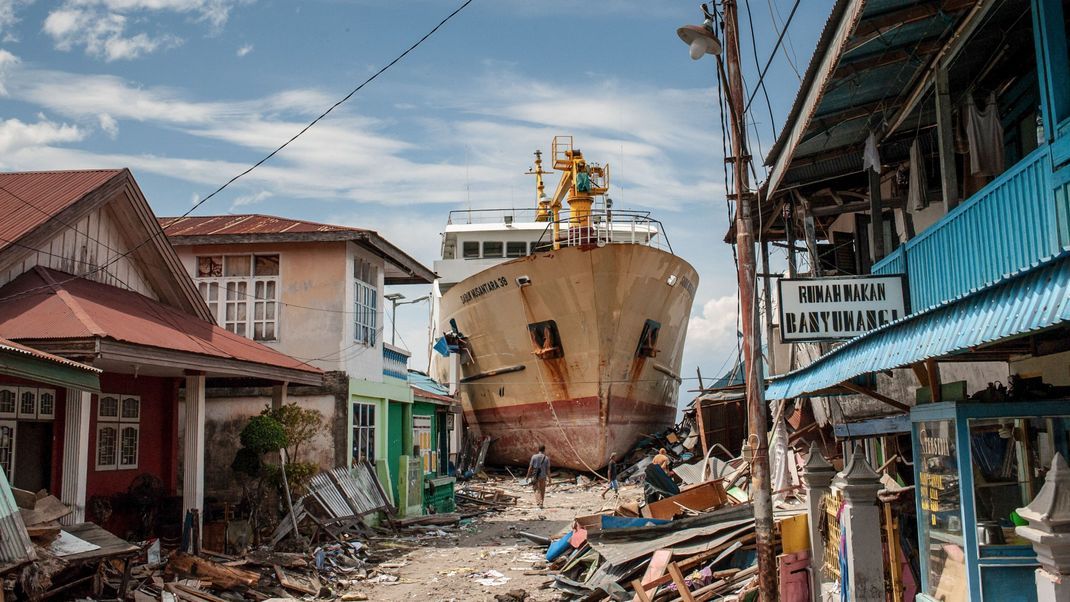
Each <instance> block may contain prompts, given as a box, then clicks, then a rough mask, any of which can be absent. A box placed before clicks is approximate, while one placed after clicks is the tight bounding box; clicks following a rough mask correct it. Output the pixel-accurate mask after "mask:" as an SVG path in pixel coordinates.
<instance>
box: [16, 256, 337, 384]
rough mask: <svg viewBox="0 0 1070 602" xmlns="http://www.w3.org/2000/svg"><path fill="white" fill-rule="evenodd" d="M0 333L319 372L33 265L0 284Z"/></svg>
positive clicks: (153, 305)
mask: <svg viewBox="0 0 1070 602" xmlns="http://www.w3.org/2000/svg"><path fill="white" fill-rule="evenodd" d="M0 298H3V299H5V301H4V302H3V303H0V335H2V336H4V337H6V338H9V339H23V340H39V339H83V338H94V337H100V338H105V339H111V340H115V341H120V342H124V343H131V344H135V345H144V346H147V347H156V348H160V349H167V350H172V351H181V352H187V353H195V354H199V355H205V356H210V357H217V358H225V359H233V360H238V361H244V362H252V363H256V364H262V365H266V366H273V367H278V368H286V369H290V370H300V371H304V372H309V373H313V374H320V373H322V371H321V370H319V369H318V368H315V367H313V366H310V365H308V364H306V363H304V362H301V361H300V360H297V359H295V358H292V357H290V356H288V355H284V354H282V353H279V352H278V351H275V350H274V349H271V348H270V347H267V346H265V345H262V344H260V343H257V342H255V341H252V340H250V339H246V338H245V337H241V336H238V335H236V334H234V333H232V332H230V331H228V330H225V329H223V328H220V327H219V326H216V325H215V324H212V323H211V322H206V321H204V320H201V319H199V318H197V317H195V316H193V315H190V314H187V313H183V312H181V311H178V310H176V309H173V308H171V307H168V306H166V305H164V304H162V303H160V302H158V301H154V300H152V299H150V298H148V297H146V296H144V295H141V294H139V293H135V292H133V291H128V290H124V289H121V288H118V287H114V286H108V285H106V284H101V283H99V282H93V281H91V280H87V279H85V278H76V277H73V276H71V275H70V274H65V273H63V272H59V271H56V270H51V269H48V268H44V267H41V266H37V267H35V268H33V269H32V270H29V271H27V272H25V273H23V274H22V275H20V276H19V277H18V278H16V279H15V280H13V281H11V282H10V283H8V284H7V285H5V286H4V287H3V288H0Z"/></svg>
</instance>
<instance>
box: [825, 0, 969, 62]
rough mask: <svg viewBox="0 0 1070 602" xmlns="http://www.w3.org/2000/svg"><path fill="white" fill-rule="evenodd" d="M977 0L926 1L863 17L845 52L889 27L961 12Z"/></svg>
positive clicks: (881, 33) (866, 41)
mask: <svg viewBox="0 0 1070 602" xmlns="http://www.w3.org/2000/svg"><path fill="white" fill-rule="evenodd" d="M976 4H977V2H976V0H944V1H943V2H926V3H923V4H916V5H914V6H911V7H909V8H904V9H900V10H893V11H889V12H886V13H884V14H882V15H879V16H877V17H872V18H869V19H866V18H863V19H862V21H861V22H860V23H859V25H858V28H857V29H855V31H854V35H853V36H852V38H851V41H850V42H848V44H847V46H846V48H845V49H844V51H843V53H844V54H847V53H848V52H851V51H852V50H854V49H855V48H860V47H862V46H864V45H865V44H867V43H869V42H871V41H872V40H874V39H876V38H879V37H881V36H882V35H883V34H884V33H886V32H887V31H888V30H889V29H894V28H898V27H902V26H903V25H907V24H910V23H914V22H917V21H922V20H925V19H928V18H931V17H934V16H936V15H938V14H940V13H944V14H949V13H959V12H962V11H964V10H966V9H968V8H972V7H973V6H974V5H976Z"/></svg>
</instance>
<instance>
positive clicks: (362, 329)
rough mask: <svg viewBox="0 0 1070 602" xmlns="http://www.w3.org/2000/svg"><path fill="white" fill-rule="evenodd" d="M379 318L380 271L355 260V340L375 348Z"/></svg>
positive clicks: (365, 262) (357, 259) (361, 260)
mask: <svg viewBox="0 0 1070 602" xmlns="http://www.w3.org/2000/svg"><path fill="white" fill-rule="evenodd" d="M378 317H379V270H378V268H376V266H374V265H373V264H372V263H371V262H368V261H364V260H363V259H360V258H357V257H354V258H353V338H354V340H355V341H356V342H358V343H363V344H365V345H367V346H369V347H374V346H375V341H376V340H377V338H378V337H377V336H376V334H377V326H378Z"/></svg>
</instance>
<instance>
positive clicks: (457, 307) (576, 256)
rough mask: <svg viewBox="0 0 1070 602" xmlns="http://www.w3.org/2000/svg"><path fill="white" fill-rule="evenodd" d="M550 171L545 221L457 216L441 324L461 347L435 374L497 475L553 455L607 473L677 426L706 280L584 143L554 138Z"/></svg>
mask: <svg viewBox="0 0 1070 602" xmlns="http://www.w3.org/2000/svg"><path fill="white" fill-rule="evenodd" d="M551 168H552V169H551V170H547V171H544V170H543V164H542V156H541V153H540V152H538V151H536V153H535V166H534V168H533V169H531V170H530V171H529V172H528V173H529V174H532V175H534V176H535V179H536V191H537V207H535V208H533V209H530V210H514V209H502V210H498V209H492V210H469V211H454V212H451V213H450V217H449V221H448V223H447V225H446V229H445V232H444V234H443V243H442V259H441V260H439V261H436V262H435V271H436V272H437V273H438V275H439V280H438V281H437V282H436V287H437V288H436V305H435V310H434V311H435V313H436V316H435V318H434V320H435V322H436V323H437V327H438V332H439V333H440V334H443V333H450V334H451V335H452V336H451V337H450V338H451V340H453V341H459V342H460V344H459V345H458V346H457V347H455V348H458V349H459V353H455V354H452V355H451V358H450V359H449V360H447V359H444V358H442V357H440V356H437V355H436V354H433V356H434V361H435V368H434V372H435V374H436V376H437V377H438V378H439V379H440V380H441V381H442V382H454V381H455V382H458V383H459V392H460V396H461V402H462V404H463V406H464V411H465V416H466V419H467V421H468V423H469V425H470V426H472V427H474V428H476V429H477V431H478V432H480V433H481V434H482V435H483V436H490V437H493V438H494V442H493V443H492V444H491V446H490V449H489V452H488V461H490V462H491V463H497V464H520V465H523V464H526V463H527V460H528V458H529V457H530V455H531V454H532V453H533V451H534V449H535V448H536V446H538V445H539V444H545V445H546V446H547V451H548V453H549V455H550V457H551V459H552V461H553V462H554V465H556V466H564V467H568V468H574V469H579V470H583V469H588V470H595V469H599V468H602V467H603V466H605V465H606V463H607V462H608V460H609V455H610V453H612V452H617V453H618V454H619V453H622V452H624V451H626V450H627V449H628V448H629V447H630V446H631V445H632V444H633V443H634V442H635V441H636V440H637V439H638V438H639V437H641V436H642V435H644V434H647V433H654V432H657V431H660V430H662V429H664V428H665V427H667V426H669V425H670V424H672V423H673V421H674V419H675V413H676V399H677V394H678V389H679V384H680V376H679V372H680V362H681V356H682V353H683V348H684V336H685V334H686V331H687V323H688V318H689V316H690V313H691V305H692V302H693V301H694V296H695V289H696V287H697V286H698V275H697V274H696V272H695V270H694V268H692V267H691V265H690V264H688V263H687V262H686V261H684V260H683V259H681V258H680V257H677V256H676V255H675V254H673V252H672V248H671V246H670V245H669V243H668V240H667V238H666V236H665V233H664V231H663V228H662V226H661V224H660V222H658V221H657V220H655V219H653V218H652V217H650V215H649V213H647V212H636V211H615V210H613V209H612V201H611V200H609V198H608V197H607V196H606V193H607V191H608V188H609V166H608V165H605V166H602V165H598V164H594V163H587V162H586V160H585V159H584V157H583V153H582V152H580V151H579V150H578V149H575V148H573V145H572V137H571V136H558V137H556V138H555V139H554V141H553V151H552V158H551ZM554 171H557V172H560V174H561V175H560V178H559V180H558V184H557V187H556V191H555V192H554V193H553V194H552V195H550V196H548V195H547V194H546V192H545V184H544V181H543V176H545V175H549V174H552V173H554ZM565 203H567V206H566V205H565ZM451 363H452V369H451ZM451 372H453V374H451Z"/></svg>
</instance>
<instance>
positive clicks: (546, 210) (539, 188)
mask: <svg viewBox="0 0 1070 602" xmlns="http://www.w3.org/2000/svg"><path fill="white" fill-rule="evenodd" d="M524 173H525V174H527V175H529V176H535V191H536V196H535V199H536V201H537V202H538V203H539V209H538V211H537V212H536V213H535V221H537V222H545V221H547V220H549V219H550V199H548V198H547V197H546V185H545V184H543V181H542V177H543V176H544V175H546V174H548V173H550V172H548V171H546V170H544V169H543V168H542V151H541V150H536V151H535V167H534V168H529V169H528V170H527V171H526V172H524Z"/></svg>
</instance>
